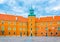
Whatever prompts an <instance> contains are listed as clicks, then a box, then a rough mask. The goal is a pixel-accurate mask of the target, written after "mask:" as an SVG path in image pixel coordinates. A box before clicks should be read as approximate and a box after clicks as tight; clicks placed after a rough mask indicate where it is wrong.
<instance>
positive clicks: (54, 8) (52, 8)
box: [45, 5, 60, 13]
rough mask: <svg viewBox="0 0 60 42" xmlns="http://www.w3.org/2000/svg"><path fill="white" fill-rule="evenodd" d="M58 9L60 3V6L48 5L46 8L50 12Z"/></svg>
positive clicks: (59, 8)
mask: <svg viewBox="0 0 60 42" xmlns="http://www.w3.org/2000/svg"><path fill="white" fill-rule="evenodd" d="M58 10H60V5H58V6H51V7H46V8H45V11H46V12H47V13H49V12H51V11H58Z"/></svg>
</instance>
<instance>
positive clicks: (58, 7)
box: [51, 6, 60, 11]
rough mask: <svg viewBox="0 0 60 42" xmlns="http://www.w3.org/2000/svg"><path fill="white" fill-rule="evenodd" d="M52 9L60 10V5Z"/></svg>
mask: <svg viewBox="0 0 60 42" xmlns="http://www.w3.org/2000/svg"><path fill="white" fill-rule="evenodd" d="M51 10H55V11H57V10H60V6H55V7H53V8H51Z"/></svg>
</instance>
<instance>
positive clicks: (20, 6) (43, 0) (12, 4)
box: [0, 0, 60, 17]
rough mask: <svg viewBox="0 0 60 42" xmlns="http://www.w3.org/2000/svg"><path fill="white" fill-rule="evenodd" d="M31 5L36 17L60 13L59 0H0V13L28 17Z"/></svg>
mask: <svg viewBox="0 0 60 42" xmlns="http://www.w3.org/2000/svg"><path fill="white" fill-rule="evenodd" d="M31 6H32V7H33V9H34V14H35V15H36V17H41V16H56V15H57V16H59V15H60V0H0V14H11V15H17V16H23V17H28V14H29V9H30V8H31Z"/></svg>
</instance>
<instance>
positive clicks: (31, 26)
mask: <svg viewBox="0 0 60 42" xmlns="http://www.w3.org/2000/svg"><path fill="white" fill-rule="evenodd" d="M29 12H30V14H29V15H28V36H35V18H36V16H35V14H34V10H33V8H32V7H31V8H30V10H29Z"/></svg>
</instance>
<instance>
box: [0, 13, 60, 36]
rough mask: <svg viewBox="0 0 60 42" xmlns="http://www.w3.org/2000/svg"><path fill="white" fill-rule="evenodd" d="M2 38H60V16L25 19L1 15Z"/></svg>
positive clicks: (0, 30)
mask: <svg viewBox="0 0 60 42" xmlns="http://www.w3.org/2000/svg"><path fill="white" fill-rule="evenodd" d="M0 36H60V16H49V17H40V18H36V16H28V18H24V17H22V16H14V15H7V14H0Z"/></svg>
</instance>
